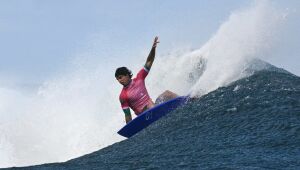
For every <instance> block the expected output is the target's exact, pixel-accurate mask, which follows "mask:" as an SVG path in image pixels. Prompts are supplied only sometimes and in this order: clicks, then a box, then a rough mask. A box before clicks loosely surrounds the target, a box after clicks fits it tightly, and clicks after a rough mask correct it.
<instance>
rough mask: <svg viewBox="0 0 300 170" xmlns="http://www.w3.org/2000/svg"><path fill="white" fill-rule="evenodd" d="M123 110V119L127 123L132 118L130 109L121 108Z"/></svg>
mask: <svg viewBox="0 0 300 170" xmlns="http://www.w3.org/2000/svg"><path fill="white" fill-rule="evenodd" d="M123 112H124V113H125V121H126V124H127V123H128V122H130V121H131V120H132V118H131V113H130V109H129V108H127V109H123Z"/></svg>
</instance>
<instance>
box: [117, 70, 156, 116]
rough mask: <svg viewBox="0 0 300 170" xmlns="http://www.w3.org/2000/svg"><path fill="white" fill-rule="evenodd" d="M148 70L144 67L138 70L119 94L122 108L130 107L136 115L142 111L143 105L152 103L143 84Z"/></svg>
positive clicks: (146, 105)
mask: <svg viewBox="0 0 300 170" xmlns="http://www.w3.org/2000/svg"><path fill="white" fill-rule="evenodd" d="M148 72H149V70H148V69H146V68H145V67H144V68H143V69H141V70H140V71H139V72H138V74H137V76H136V78H134V79H132V81H131V82H130V83H129V84H128V85H127V86H125V87H123V89H122V91H121V94H120V102H121V107H122V109H128V108H129V107H130V108H131V109H132V110H133V111H134V112H135V114H136V115H138V114H140V113H141V112H143V110H144V108H145V107H148V105H149V104H151V103H153V102H152V100H151V98H150V96H149V94H148V92H147V89H146V86H145V78H146V76H147V75H148Z"/></svg>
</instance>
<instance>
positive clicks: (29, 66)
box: [0, 0, 300, 85]
mask: <svg viewBox="0 0 300 170" xmlns="http://www.w3.org/2000/svg"><path fill="white" fill-rule="evenodd" d="M272 2H273V3H274V4H275V5H276V6H278V7H280V8H282V9H288V11H289V16H288V17H289V21H288V22H287V23H286V25H285V27H286V28H285V31H284V32H283V33H282V36H283V38H281V39H280V40H281V41H282V46H281V47H280V48H279V49H278V56H273V57H272V58H273V59H272V60H271V61H270V62H273V63H272V64H274V65H276V66H279V67H283V68H285V69H287V70H288V71H291V72H292V73H294V74H297V75H298V76H299V75H300V66H299V63H300V62H299V60H300V59H299V52H300V50H299V49H300V48H299V46H300V45H299V44H300V42H299V41H300V40H299V31H298V30H299V26H300V21H299V19H298V18H299V16H300V14H299V9H300V2H299V1H297V0H289V1H283V0H275V1H272ZM251 3H253V1H250V0H241V1H235V0H226V1H225V0H221V1H208V0H207V1H197V0H188V1H180V0H172V1H159V0H154V1H146V0H138V1H137V0H136V1H134V0H129V1H115V0H112V1H96V0H95V1H94V0H89V1H83V0H75V1H70V0H66V1H58V0H54V1H53V0H51V1H50V0H44V1H39V0H25V1H17V0H2V1H0V37H1V39H0V59H1V63H0V78H1V81H0V82H2V84H5V83H6V84H9V83H10V82H15V83H19V84H23V85H26V84H35V83H40V82H42V81H44V80H45V79H47V77H49V76H53V75H55V74H59V72H61V71H62V70H64V69H66V68H68V67H69V66H70V63H72V62H73V61H74V58H77V57H78V56H81V57H82V58H85V56H84V55H87V56H86V60H93V61H95V62H104V61H105V60H101V58H103V59H104V58H105V57H114V58H115V59H116V63H121V64H122V62H120V61H126V60H128V58H124V57H123V56H126V57H128V56H131V55H136V54H140V53H141V51H144V50H148V48H149V44H150V43H151V41H152V38H153V37H154V36H155V35H158V36H160V39H161V44H160V49H159V50H160V52H161V53H168V52H169V51H171V50H174V49H180V48H199V47H201V45H203V44H204V43H205V42H206V41H207V40H208V39H209V38H210V37H211V36H212V35H213V34H214V33H215V32H216V31H217V29H218V27H219V26H220V24H221V23H222V22H223V21H224V20H225V19H227V17H228V16H229V15H230V14H231V12H232V11H234V10H236V9H240V8H243V7H245V6H248V5H249V4H251ZM284 44H289V46H285V45H284ZM87 53H88V54H87ZM91 54H93V57H91V56H92V55H91ZM96 58H97V59H96Z"/></svg>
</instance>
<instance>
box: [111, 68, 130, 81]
mask: <svg viewBox="0 0 300 170" xmlns="http://www.w3.org/2000/svg"><path fill="white" fill-rule="evenodd" d="M120 75H124V76H126V75H129V77H130V78H131V77H132V73H131V71H130V70H129V69H128V68H127V67H119V68H117V70H116V73H115V77H116V78H117V77H118V76H120Z"/></svg>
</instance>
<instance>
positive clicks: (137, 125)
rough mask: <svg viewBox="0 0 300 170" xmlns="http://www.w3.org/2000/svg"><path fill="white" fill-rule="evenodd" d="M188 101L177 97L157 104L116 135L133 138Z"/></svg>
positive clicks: (186, 97)
mask: <svg viewBox="0 0 300 170" xmlns="http://www.w3.org/2000/svg"><path fill="white" fill-rule="evenodd" d="M188 99H189V97H188V96H179V97H176V98H174V99H171V100H169V101H167V102H164V103H161V104H158V105H156V106H154V107H153V108H151V109H149V110H146V111H145V112H143V113H141V114H140V115H139V116H137V117H136V118H134V119H133V120H131V121H130V122H128V123H127V124H126V125H125V126H124V127H123V128H122V129H120V130H119V131H118V134H119V135H121V136H124V137H127V138H129V137H131V136H133V135H135V134H136V133H138V132H139V131H141V130H143V129H144V128H146V127H147V126H149V125H150V124H152V123H153V122H155V121H157V120H158V119H160V118H161V117H163V116H165V115H166V114H168V113H169V112H171V111H173V110H175V109H176V108H178V107H179V106H182V105H183V104H185V103H186V102H187V101H188Z"/></svg>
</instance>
